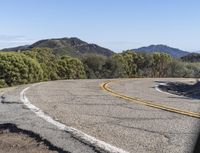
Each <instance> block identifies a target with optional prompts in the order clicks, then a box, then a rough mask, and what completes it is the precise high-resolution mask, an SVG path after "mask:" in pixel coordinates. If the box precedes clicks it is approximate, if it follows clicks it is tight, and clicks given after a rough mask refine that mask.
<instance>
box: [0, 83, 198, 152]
mask: <svg viewBox="0 0 200 153" xmlns="http://www.w3.org/2000/svg"><path fill="white" fill-rule="evenodd" d="M106 81H107V80H63V81H52V82H44V83H40V84H36V85H34V86H31V87H30V88H28V89H27V90H26V91H24V95H23V96H26V98H27V99H28V100H29V102H31V104H33V105H34V106H36V107H37V108H40V109H41V110H42V111H43V112H44V113H45V114H46V115H47V116H50V117H52V119H53V120H55V121H58V122H59V123H62V125H66V126H67V127H73V128H75V129H76V130H77V131H82V132H84V133H85V134H87V135H89V136H92V137H93V138H95V139H97V140H101V141H104V142H105V143H106V144H109V145H111V146H115V147H117V148H118V149H122V150H120V151H122V152H123V151H124V152H125V151H127V152H139V153H143V152H144V153H148V152H149V153H152V152H153V153H154V152H158V153H160V152H163V153H168V152H170V153H189V152H191V151H192V148H193V147H194V143H195V141H196V137H197V133H198V126H199V121H200V119H199V118H195V117H190V116H187V115H182V114H178V113H173V112H169V111H164V110H161V109H158V108H153V107H148V106H145V105H142V104H138V103H136V102H134V101H129V100H126V99H121V98H118V97H115V96H114V95H112V94H111V93H109V92H107V91H105V90H102V88H101V87H100V84H101V83H103V82H106ZM163 81H164V82H166V81H186V82H188V81H194V80H192V79H123V80H120V81H113V82H111V83H110V84H109V88H110V89H112V90H113V91H116V92H118V93H121V94H123V95H127V96H130V97H137V98H140V99H144V100H148V101H150V102H153V103H159V104H164V105H167V106H170V107H173V108H177V109H181V110H187V111H189V112H195V113H199V110H200V109H199V108H200V102H199V100H195V99H189V98H186V97H181V96H176V95H171V94H166V93H162V92H159V91H158V90H156V89H155V86H156V85H158V84H159V83H160V82H163ZM28 86H30V85H26V86H19V87H16V88H9V89H6V90H5V91H2V92H4V93H2V95H3V96H2V100H1V101H2V102H1V103H0V110H1V111H0V123H1V124H3V123H13V124H16V125H17V126H18V127H20V128H22V129H26V130H30V131H33V132H35V133H38V134H39V135H40V136H41V137H43V138H44V139H46V140H48V141H49V142H50V143H51V144H52V145H54V146H56V147H58V148H60V149H62V150H63V151H67V152H104V151H103V150H101V148H98V147H96V146H95V145H96V144H93V143H91V144H89V143H87V142H85V141H83V140H82V139H81V138H79V137H76V135H73V134H71V133H70V132H66V131H64V130H61V129H59V128H58V127H57V126H55V125H53V124H51V123H49V122H48V119H45V117H44V118H41V116H38V115H37V114H36V113H37V112H38V111H37V110H36V111H35V112H36V113H34V112H33V111H34V109H33V110H32V111H30V108H29V107H27V106H26V105H24V103H22V102H21V101H22V99H20V93H21V92H22V91H23V89H24V88H26V87H28Z"/></svg>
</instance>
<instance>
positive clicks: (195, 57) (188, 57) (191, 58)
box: [181, 53, 200, 62]
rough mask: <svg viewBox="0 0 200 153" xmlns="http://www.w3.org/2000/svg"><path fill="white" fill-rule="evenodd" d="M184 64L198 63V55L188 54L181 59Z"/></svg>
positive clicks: (199, 60) (199, 55) (199, 57)
mask: <svg viewBox="0 0 200 153" xmlns="http://www.w3.org/2000/svg"><path fill="white" fill-rule="evenodd" d="M181 59H182V60H183V61H184V62H200V53H190V54H188V55H186V56H183V57H181Z"/></svg>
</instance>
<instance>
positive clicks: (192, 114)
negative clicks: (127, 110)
mask: <svg viewBox="0 0 200 153" xmlns="http://www.w3.org/2000/svg"><path fill="white" fill-rule="evenodd" d="M117 81H120V80H113V81H107V82H104V83H102V84H100V86H101V88H102V89H103V90H105V91H107V92H108V93H110V94H111V95H113V96H115V97H118V98H121V99H125V100H128V101H130V102H134V103H138V104H142V105H145V106H149V107H153V108H157V109H161V110H165V111H168V112H173V113H177V114H181V115H185V116H190V117H194V118H198V119H200V113H196V112H191V111H187V110H182V109H179V108H175V107H171V106H167V105H163V104H159V103H154V102H152V101H148V100H144V99H141V98H138V97H130V96H127V95H124V94H121V93H118V92H116V91H114V90H112V89H111V88H109V87H108V85H109V84H110V83H114V82H117Z"/></svg>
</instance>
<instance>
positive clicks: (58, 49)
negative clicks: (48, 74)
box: [1, 37, 114, 56]
mask: <svg viewBox="0 0 200 153" xmlns="http://www.w3.org/2000/svg"><path fill="white" fill-rule="evenodd" d="M40 47H46V48H50V49H52V50H53V52H54V53H55V54H58V55H66V54H68V55H72V56H80V55H82V54H86V53H96V54H101V55H105V56H111V55H113V54H114V52H113V51H111V50H110V49H107V48H104V47H101V46H98V45H96V44H93V43H87V42H85V41H82V40H81V39H79V38H76V37H71V38H67V37H64V38H53V39H43V40H39V41H37V42H35V43H33V44H31V45H25V46H18V47H13V48H5V49H2V50H1V51H24V50H29V49H32V48H40Z"/></svg>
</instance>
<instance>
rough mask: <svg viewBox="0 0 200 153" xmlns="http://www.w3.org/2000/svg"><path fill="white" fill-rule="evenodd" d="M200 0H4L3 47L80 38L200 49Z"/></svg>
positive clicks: (109, 44)
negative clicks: (44, 40)
mask: <svg viewBox="0 0 200 153" xmlns="http://www.w3.org/2000/svg"><path fill="white" fill-rule="evenodd" d="M199 8H200V1H199V0H1V1H0V48H6V47H15V46H19V45H26V44H31V43H33V42H35V41H38V40H41V39H48V38H62V37H78V38H80V39H82V40H84V41H86V42H89V43H96V44H98V45H101V46H103V47H106V48H109V49H112V50H113V51H116V52H120V51H122V50H127V49H133V48H138V47H142V46H148V45H151V44H165V45H169V46H172V47H175V48H180V49H182V50H187V51H200V9H199Z"/></svg>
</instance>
